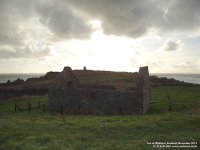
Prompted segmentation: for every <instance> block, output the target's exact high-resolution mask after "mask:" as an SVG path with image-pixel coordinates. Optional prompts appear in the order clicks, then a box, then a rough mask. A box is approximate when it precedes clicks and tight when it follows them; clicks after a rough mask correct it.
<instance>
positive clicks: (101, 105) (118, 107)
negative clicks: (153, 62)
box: [48, 66, 150, 115]
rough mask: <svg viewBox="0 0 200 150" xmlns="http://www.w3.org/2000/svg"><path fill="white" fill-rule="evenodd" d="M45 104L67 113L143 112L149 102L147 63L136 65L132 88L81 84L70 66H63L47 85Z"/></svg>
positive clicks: (112, 113) (113, 113) (52, 108)
mask: <svg viewBox="0 0 200 150" xmlns="http://www.w3.org/2000/svg"><path fill="white" fill-rule="evenodd" d="M48 93H49V108H50V110H51V111H52V112H60V111H62V112H65V113H67V114H96V115H107V114H110V115H115V114H116V115H117V114H120V115H121V114H144V113H146V112H147V111H148V108H149V106H150V83H149V71H148V67H147V66H146V67H140V69H139V77H138V79H137V81H136V87H135V90H134V91H123V92H122V91H118V90H116V89H105V88H104V89H101V88H87V87H86V88H84V87H81V86H80V81H79V79H78V77H77V76H76V75H75V74H74V72H73V71H72V69H71V68H70V67H65V68H64V69H63V71H62V72H61V73H59V75H58V76H57V78H56V82H55V84H54V85H53V86H52V87H50V88H49V91H48Z"/></svg>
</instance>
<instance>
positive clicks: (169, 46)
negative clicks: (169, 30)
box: [161, 39, 183, 51]
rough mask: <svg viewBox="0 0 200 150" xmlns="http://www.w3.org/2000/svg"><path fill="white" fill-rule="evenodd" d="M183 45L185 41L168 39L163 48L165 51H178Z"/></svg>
mask: <svg viewBox="0 0 200 150" xmlns="http://www.w3.org/2000/svg"><path fill="white" fill-rule="evenodd" d="M181 46H183V43H182V42H181V41H177V40H173V39H168V40H166V41H165V43H164V44H163V46H162V48H161V49H162V50H164V51H176V50H179V49H180V48H181Z"/></svg>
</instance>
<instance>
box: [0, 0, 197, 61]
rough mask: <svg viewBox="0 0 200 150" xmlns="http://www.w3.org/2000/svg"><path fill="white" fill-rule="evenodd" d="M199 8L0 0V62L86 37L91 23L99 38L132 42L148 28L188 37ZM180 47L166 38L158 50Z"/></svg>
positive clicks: (143, 2) (92, 0)
mask: <svg viewBox="0 0 200 150" xmlns="http://www.w3.org/2000/svg"><path fill="white" fill-rule="evenodd" d="M199 8H200V0H167V1H164V0H59V1H56V0H0V59H8V58H9V59H10V58H40V57H46V56H49V55H51V50H52V46H53V44H54V43H55V42H61V41H66V40H71V39H79V40H86V39H90V37H91V34H92V33H93V32H94V30H95V29H93V28H91V26H90V25H89V21H91V20H94V19H98V20H100V21H101V29H102V31H103V33H104V34H107V35H115V36H125V37H128V38H132V39H137V38H141V37H143V36H145V35H146V34H147V33H148V32H149V31H150V30H151V29H154V30H155V31H156V32H157V33H158V34H162V35H164V34H168V33H178V32H180V33H185V34H187V33H188V34H192V33H195V31H197V30H199V28H200V9H199ZM169 38H170V37H169ZM181 45H182V42H180V40H179V39H173V40H168V41H166V42H165V43H164V46H163V50H165V51H175V50H178V49H180V47H181Z"/></svg>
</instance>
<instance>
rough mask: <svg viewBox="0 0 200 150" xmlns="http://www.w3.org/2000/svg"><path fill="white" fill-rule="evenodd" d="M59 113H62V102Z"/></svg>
mask: <svg viewBox="0 0 200 150" xmlns="http://www.w3.org/2000/svg"><path fill="white" fill-rule="evenodd" d="M60 114H63V106H62V104H61V106H60Z"/></svg>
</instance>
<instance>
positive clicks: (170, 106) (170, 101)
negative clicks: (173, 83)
mask: <svg viewBox="0 0 200 150" xmlns="http://www.w3.org/2000/svg"><path fill="white" fill-rule="evenodd" d="M167 98H168V102H169V111H170V112H172V99H171V98H170V96H169V95H167Z"/></svg>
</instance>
